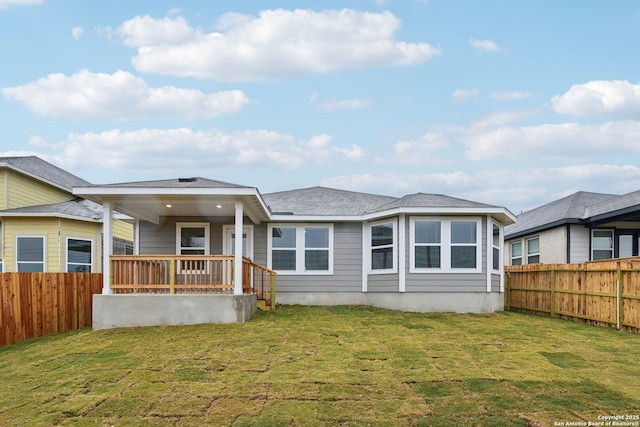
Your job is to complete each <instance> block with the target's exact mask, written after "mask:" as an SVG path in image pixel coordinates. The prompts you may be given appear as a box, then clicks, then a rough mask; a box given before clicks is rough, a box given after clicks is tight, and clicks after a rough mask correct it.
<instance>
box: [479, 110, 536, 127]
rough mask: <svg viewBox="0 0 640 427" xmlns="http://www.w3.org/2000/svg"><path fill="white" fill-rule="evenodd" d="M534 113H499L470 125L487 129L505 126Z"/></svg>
mask: <svg viewBox="0 0 640 427" xmlns="http://www.w3.org/2000/svg"><path fill="white" fill-rule="evenodd" d="M535 114H536V112H535V111H526V110H523V111H517V110H514V111H499V112H496V113H491V114H489V115H488V116H486V117H484V118H482V119H480V120H478V121H476V122H474V123H472V125H471V127H472V128H489V127H498V126H505V125H508V124H510V123H515V122H518V121H520V120H523V119H526V118H528V117H531V116H533V115H535Z"/></svg>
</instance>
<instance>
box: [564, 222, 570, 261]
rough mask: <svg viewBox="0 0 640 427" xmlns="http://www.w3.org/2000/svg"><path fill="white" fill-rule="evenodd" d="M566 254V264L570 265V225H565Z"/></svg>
mask: <svg viewBox="0 0 640 427" xmlns="http://www.w3.org/2000/svg"><path fill="white" fill-rule="evenodd" d="M566 227H567V254H566V257H567V258H566V260H565V261H566V263H567V264H571V224H567V226H566Z"/></svg>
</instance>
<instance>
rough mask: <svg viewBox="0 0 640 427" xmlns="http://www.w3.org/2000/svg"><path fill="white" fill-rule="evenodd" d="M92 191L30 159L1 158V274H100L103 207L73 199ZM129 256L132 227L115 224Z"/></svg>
mask: <svg viewBox="0 0 640 427" xmlns="http://www.w3.org/2000/svg"><path fill="white" fill-rule="evenodd" d="M84 185H91V184H90V183H89V182H87V181H85V180H83V179H81V178H78V177H77V176H75V175H72V174H70V173H68V172H66V171H64V170H62V169H60V168H58V167H56V166H54V165H52V164H50V163H47V162H46V161H44V160H42V159H40V158H38V157H35V156H28V157H0V271H2V272H13V271H19V272H27V271H31V272H36V271H47V272H78V271H80V272H100V271H102V214H103V209H102V206H100V205H98V204H96V203H94V202H91V201H88V200H83V199H80V198H78V197H77V196H75V195H73V193H72V190H73V187H74V186H84ZM113 239H114V241H115V242H116V243H115V244H114V247H115V248H116V250H117V251H118V252H120V253H125V252H127V248H129V252H132V249H133V226H132V225H131V224H130V223H126V222H124V221H122V220H116V221H115V222H114V233H113Z"/></svg>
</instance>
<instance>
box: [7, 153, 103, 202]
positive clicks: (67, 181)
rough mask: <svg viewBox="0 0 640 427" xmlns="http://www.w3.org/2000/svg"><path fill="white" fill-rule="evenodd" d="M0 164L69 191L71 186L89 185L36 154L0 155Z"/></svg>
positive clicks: (87, 182)
mask: <svg viewBox="0 0 640 427" xmlns="http://www.w3.org/2000/svg"><path fill="white" fill-rule="evenodd" d="M1 166H4V167H9V168H11V169H14V170H16V171H19V172H21V173H24V174H26V175H29V176H32V177H35V178H37V179H39V180H41V181H43V182H46V183H48V184H51V185H54V186H56V187H60V188H62V189H64V190H66V191H68V192H69V193H71V192H72V191H73V187H78V186H83V185H91V183H90V182H89V181H85V180H84V179H82V178H80V177H77V176H75V175H73V174H72V173H69V172H67V171H65V170H64V169H60V168H59V167H57V166H54V165H52V164H51V163H49V162H46V161H44V160H42V159H41V158H39V157H36V156H25V157H0V167H1Z"/></svg>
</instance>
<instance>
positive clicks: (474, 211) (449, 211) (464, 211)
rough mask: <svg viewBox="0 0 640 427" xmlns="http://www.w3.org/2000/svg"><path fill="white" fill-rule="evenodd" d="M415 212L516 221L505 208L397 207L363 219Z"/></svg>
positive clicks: (416, 213) (368, 215)
mask: <svg viewBox="0 0 640 427" xmlns="http://www.w3.org/2000/svg"><path fill="white" fill-rule="evenodd" d="M401 213H403V214H410V215H411V214H415V215H429V214H434V215H504V216H505V217H506V218H509V219H512V220H513V221H514V222H515V216H513V214H512V213H511V212H509V211H508V210H507V209H505V208H433V207H424V208H417V207H415V208H395V209H389V210H386V211H380V212H375V213H371V214H366V215H364V216H363V217H362V219H363V220H365V221H369V220H373V219H378V218H384V217H388V216H395V215H399V214H401Z"/></svg>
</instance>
